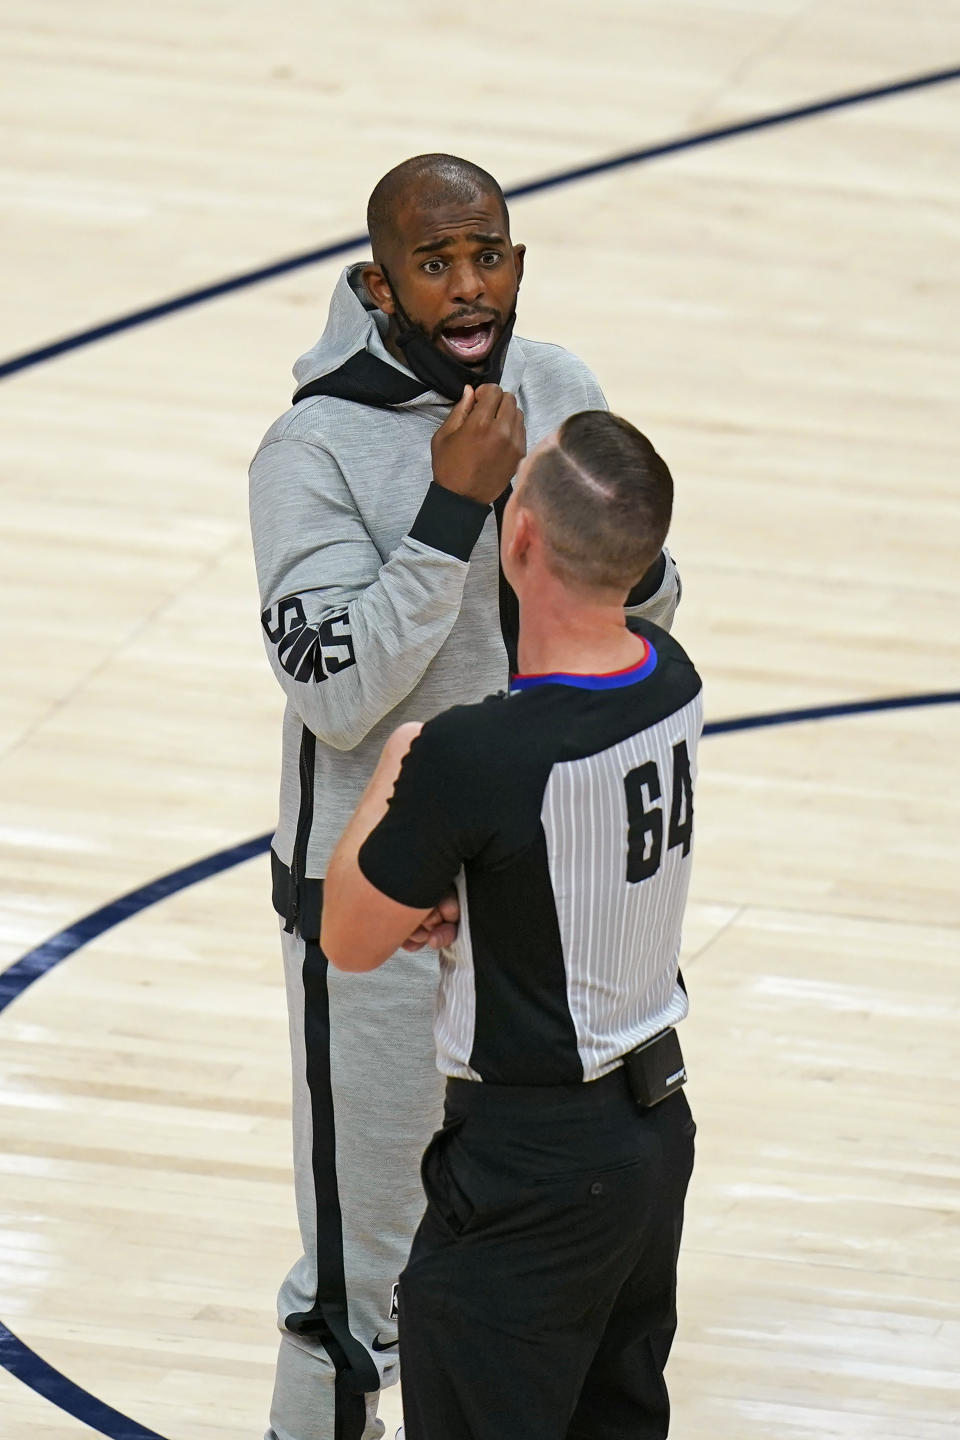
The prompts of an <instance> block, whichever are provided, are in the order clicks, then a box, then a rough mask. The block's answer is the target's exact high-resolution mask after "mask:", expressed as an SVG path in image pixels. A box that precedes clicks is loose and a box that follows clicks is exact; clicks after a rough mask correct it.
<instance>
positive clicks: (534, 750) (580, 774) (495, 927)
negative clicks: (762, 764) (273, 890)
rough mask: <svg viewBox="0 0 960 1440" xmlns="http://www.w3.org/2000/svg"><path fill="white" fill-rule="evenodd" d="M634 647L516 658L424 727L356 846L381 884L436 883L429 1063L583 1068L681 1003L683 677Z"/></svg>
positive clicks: (658, 655) (645, 636) (661, 636)
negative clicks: (438, 910) (557, 669)
mask: <svg viewBox="0 0 960 1440" xmlns="http://www.w3.org/2000/svg"><path fill="white" fill-rule="evenodd" d="M631 629H632V630H634V632H635V633H636V634H637V635H638V637H639V638H640V639H641V640H642V642H643V651H642V655H641V659H640V661H639V663H638V664H636V665H634V666H632V667H630V668H629V669H627V670H623V671H620V672H617V673H615V674H608V675H565V674H554V675H536V676H516V677H514V679H513V681H512V682H511V687H510V693H509V694H508V695H503V694H501V695H497V696H491V697H490V698H489V699H487V700H484V701H483V702H482V703H481V704H479V705H461V706H456V707H455V708H453V709H452V710H447V711H445V712H444V713H443V714H442V715H439V716H438V717H437V718H436V719H435V720H431V721H430V722H429V723H428V724H427V725H425V726H424V728H423V730H422V731H421V733H420V735H419V736H418V738H417V739H416V740H414V742H413V745H412V746H411V748H410V751H409V753H408V755H407V756H406V758H405V759H404V762H403V765H402V767H401V771H400V775H399V777H398V779H397V783H396V786H395V789H394V794H393V797H392V799H391V801H390V805H389V808H388V812H387V814H386V816H385V817H384V819H383V820H382V821H381V822H380V824H379V825H378V826H377V827H376V829H375V830H374V831H373V832H372V833H371V835H370V836H369V837H368V839H367V840H366V841H365V842H364V844H363V846H362V847H361V850H360V855H359V862H360V867H361V869H362V871H363V873H364V875H366V877H367V879H368V880H370V882H371V883H372V884H373V885H375V886H376V888H377V889H378V890H380V891H381V892H382V893H383V894H385V895H389V896H390V897H391V898H392V899H394V900H397V901H398V902H399V903H401V904H403V905H411V906H416V907H424V908H426V907H431V906H433V905H435V904H436V903H437V901H438V900H439V899H440V898H441V896H442V895H443V894H444V893H445V892H446V891H448V890H449V889H450V887H451V885H453V884H454V883H455V884H456V888H457V893H458V896H459V900H460V927H459V933H458V936H457V940H456V943H455V944H454V945H453V946H451V947H450V948H449V949H447V950H444V951H442V952H441V956H440V987H439V996H438V1004H437V1017H436V1027H435V1033H436V1041H437V1063H438V1065H439V1068H440V1069H441V1071H442V1072H443V1073H444V1074H447V1075H452V1076H458V1077H460V1078H462V1079H468V1080H478V1081H485V1082H487V1083H490V1084H500V1085H563V1084H570V1083H574V1082H577V1081H581V1080H595V1079H597V1078H598V1077H599V1076H601V1075H604V1074H606V1072H607V1071H608V1070H611V1069H613V1068H614V1066H615V1065H616V1064H617V1062H618V1061H619V1060H620V1059H621V1057H622V1056H623V1055H625V1054H626V1053H627V1051H629V1050H632V1049H634V1048H635V1047H636V1046H637V1045H639V1044H641V1043H642V1042H643V1041H644V1040H646V1039H649V1038H650V1037H651V1036H653V1035H655V1034H657V1033H658V1031H660V1030H663V1029H664V1028H665V1027H667V1026H669V1025H673V1024H675V1023H676V1022H677V1021H679V1020H681V1019H682V1018H683V1017H684V1016H685V1015H686V1013H687V998H686V994H685V992H684V990H683V987H682V985H681V984H680V983H679V981H678V972H677V957H678V954H679V949H680V931H681V924H682V920H683V912H684V907H685V904H686V898H687V889H688V885H689V879H690V857H691V846H692V840H693V792H694V782H695V777H696V747H697V741H698V739H699V736H700V731H701V728H702V704H701V683H700V677H699V676H698V674H697V672H696V670H695V669H694V667H693V665H692V663H691V662H690V660H689V659H688V657H687V656H686V654H685V653H684V651H683V650H682V649H681V648H680V646H679V645H678V644H677V643H676V641H675V640H673V639H671V637H670V636H669V635H668V634H667V633H666V632H665V631H663V630H660V629H658V628H657V627H656V626H654V625H651V624H649V623H647V622H645V621H632V622H631Z"/></svg>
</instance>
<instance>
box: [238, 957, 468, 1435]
mask: <svg viewBox="0 0 960 1440" xmlns="http://www.w3.org/2000/svg"><path fill="white" fill-rule="evenodd" d="M282 941H283V960H284V973H285V980H286V989H287V1004H288V1009H289V1017H290V1044H291V1051H292V1056H293V1153H294V1170H295V1185H296V1197H297V1213H298V1217H299V1221H300V1235H301V1239H302V1242H303V1255H302V1256H301V1257H300V1259H299V1260H298V1261H297V1262H296V1264H295V1265H294V1266H293V1267H292V1269H291V1270H290V1272H289V1274H288V1275H287V1278H286V1280H285V1281H284V1282H283V1285H282V1287H281V1289H280V1294H279V1297H278V1307H277V1308H278V1322H279V1325H280V1330H281V1332H282V1339H281V1342H280V1355H279V1359H278V1362H277V1374H276V1382H275V1386H274V1393H273V1404H272V1406H271V1411H270V1428H269V1429H268V1430H267V1434H266V1440H361V1437H362V1440H378V1437H379V1436H381V1435H382V1434H383V1425H382V1424H381V1422H380V1421H379V1420H377V1418H376V1405H377V1393H378V1391H379V1390H380V1388H381V1387H382V1386H384V1385H393V1384H395V1383H396V1382H397V1380H398V1379H399V1375H400V1371H399V1361H398V1356H397V1321H396V1314H395V1310H394V1304H393V1299H394V1286H395V1285H396V1282H397V1277H398V1275H399V1273H400V1271H401V1270H402V1269H403V1266H404V1265H405V1263H406V1260H407V1256H408V1253H409V1250H410V1242H411V1240H412V1239H413V1234H414V1231H415V1230H416V1228H417V1225H418V1223H419V1221H420V1217H421V1215H422V1213H423V1209H424V1198H423V1191H422V1189H421V1185H420V1157H421V1155H422V1154H423V1151H424V1149H425V1147H426V1144H427V1141H428V1140H429V1139H430V1136H431V1135H432V1134H433V1132H434V1131H435V1130H436V1129H438V1128H439V1126H440V1123H441V1120H442V1113H443V1080H442V1077H441V1076H440V1074H439V1073H438V1071H437V1068H436V1061H435V1052H434V1043H433V1013H434V1000H435V995H436V987H437V956H436V954H435V953H434V952H433V951H432V950H426V951H420V952H419V953H417V954H413V955H408V954H406V953H405V952H402V951H401V952H399V953H398V954H397V955H395V956H394V957H393V958H392V959H391V960H389V961H388V962H387V964H386V965H384V966H382V967H381V968H380V969H379V970H375V971H373V972H372V973H370V974H366V975H346V974H344V973H343V972H342V971H339V970H336V969H334V968H333V967H332V966H329V967H328V966H327V963H326V960H325V959H324V957H323V955H322V954H321V952H320V950H319V947H318V946H317V945H316V944H315V943H312V942H306V943H305V942H304V941H303V940H302V939H301V938H300V937H299V936H297V935H288V934H285V933H284V934H283V936H282Z"/></svg>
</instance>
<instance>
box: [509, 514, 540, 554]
mask: <svg viewBox="0 0 960 1440" xmlns="http://www.w3.org/2000/svg"><path fill="white" fill-rule="evenodd" d="M535 533H536V522H535V521H534V518H533V516H532V515H531V513H530V511H529V510H524V509H522V508H521V507H520V506H519V505H518V506H517V511H516V516H515V519H514V524H513V534H512V535H511V536H510V547H509V553H510V559H511V560H513V561H515V562H516V563H517V564H518V565H523V564H525V562H526V560H527V558H528V553H529V550H530V544H531V541H532V540H533V537H534V534H535Z"/></svg>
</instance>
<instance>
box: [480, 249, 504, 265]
mask: <svg viewBox="0 0 960 1440" xmlns="http://www.w3.org/2000/svg"><path fill="white" fill-rule="evenodd" d="M502 259H503V256H502V255H501V254H500V251H499V250H484V252H483V254H482V255H481V256H480V264H481V265H498V264H499V263H500V261H501V260H502Z"/></svg>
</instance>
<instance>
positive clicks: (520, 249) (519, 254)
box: [513, 245, 527, 289]
mask: <svg viewBox="0 0 960 1440" xmlns="http://www.w3.org/2000/svg"><path fill="white" fill-rule="evenodd" d="M526 253H527V247H526V245H514V247H513V263H514V267H515V269H516V272H517V288H518V289H519V286H520V281H521V280H522V279H523V257H524V255H526Z"/></svg>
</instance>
